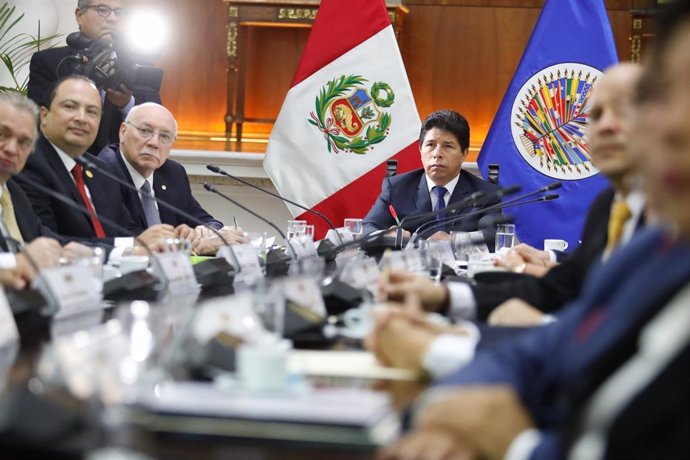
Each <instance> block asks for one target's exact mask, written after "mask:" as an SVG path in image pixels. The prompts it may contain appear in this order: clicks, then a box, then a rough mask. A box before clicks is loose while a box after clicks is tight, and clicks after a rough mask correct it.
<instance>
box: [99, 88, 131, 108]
mask: <svg viewBox="0 0 690 460" xmlns="http://www.w3.org/2000/svg"><path fill="white" fill-rule="evenodd" d="M105 97H107V98H108V100H109V101H110V102H111V103H112V104H113V105H114V106H115V107H117V108H118V109H121V108H123V107H124V106H126V105H127V104H129V101H130V99H132V92H131V91H130V90H129V89H128V88H127V87H126V86H125V85H120V89H119V90H115V89H111V88H108V89H107V90H105Z"/></svg>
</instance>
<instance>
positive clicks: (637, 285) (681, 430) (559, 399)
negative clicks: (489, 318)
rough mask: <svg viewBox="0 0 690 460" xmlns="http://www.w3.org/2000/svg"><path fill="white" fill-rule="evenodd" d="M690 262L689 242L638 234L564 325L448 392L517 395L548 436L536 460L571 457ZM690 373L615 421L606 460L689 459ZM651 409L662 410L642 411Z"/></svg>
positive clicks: (525, 340) (467, 375) (689, 278)
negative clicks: (584, 421) (600, 396)
mask: <svg viewBox="0 0 690 460" xmlns="http://www.w3.org/2000/svg"><path fill="white" fill-rule="evenodd" d="M688 260H690V245H688V244H687V242H679V241H674V240H673V238H672V237H670V236H669V235H668V234H665V233H663V232H661V231H659V230H654V231H647V232H643V233H642V234H639V235H636V237H635V238H634V239H633V241H631V242H630V243H628V244H627V245H626V246H625V247H623V248H621V250H620V251H617V252H616V253H614V254H613V255H612V256H611V258H610V260H609V261H608V262H607V263H606V264H605V265H603V266H602V267H600V268H599V269H597V270H595V271H594V273H592V274H591V276H589V277H588V279H587V283H586V285H585V289H584V290H583V293H582V296H581V297H580V298H579V300H578V301H576V302H575V303H574V304H572V305H571V306H569V307H568V308H567V309H566V310H565V311H564V312H563V314H562V315H561V316H560V318H559V321H557V322H555V323H553V324H551V325H549V326H544V327H541V328H535V330H533V331H531V332H529V333H527V334H524V335H523V336H522V337H520V338H518V339H517V340H512V341H509V342H508V343H506V344H505V345H504V346H501V347H497V348H495V349H493V350H490V351H487V352H485V353H480V354H479V355H478V356H477V358H476V359H475V360H474V362H473V363H472V364H470V365H469V366H467V367H466V368H465V369H463V370H462V371H460V372H459V373H457V374H455V375H452V376H450V377H449V378H448V379H446V380H444V381H443V382H441V385H476V384H482V383H484V384H485V383H491V384H507V385H509V386H511V387H512V388H513V389H514V390H515V391H516V392H517V393H518V395H519V397H520V400H521V401H522V402H523V404H524V405H525V406H526V408H527V409H528V411H529V412H530V414H531V415H532V417H533V418H534V420H535V422H536V425H537V426H538V427H539V428H540V430H541V431H542V434H543V438H542V441H541V444H540V445H539V446H538V447H537V450H536V451H535V452H534V454H533V456H532V458H533V459H534V458H549V459H550V458H564V456H565V455H564V452H565V451H566V450H567V448H568V442H569V441H568V440H569V439H574V438H575V437H576V434H577V431H578V430H579V429H581V428H580V425H579V422H580V421H581V417H582V415H583V410H584V409H585V408H586V407H587V404H588V402H589V401H590V398H591V397H592V396H593V394H594V393H595V392H596V390H597V389H598V388H599V387H600V386H601V384H602V383H603V382H604V381H606V379H608V378H609V377H610V376H611V375H612V374H613V373H614V372H615V371H616V370H618V369H619V368H620V366H621V365H622V364H623V363H625V362H627V361H628V360H629V359H630V358H631V357H632V356H633V355H634V354H635V352H636V351H637V349H638V343H639V338H640V332H641V331H642V330H643V328H644V326H645V325H646V324H648V323H649V321H650V320H651V319H653V318H654V317H655V316H656V315H657V314H658V313H659V312H660V311H661V310H662V309H663V308H664V307H665V306H666V305H667V304H668V303H669V301H670V300H671V299H672V298H673V297H674V296H675V295H676V294H677V293H678V292H679V291H680V290H681V289H683V288H684V287H686V286H687V285H688V283H690V264H689V263H688ZM641 261H644V263H640V262H641ZM684 356H687V350H686V351H685V355H684ZM674 366H675V367H674ZM688 369H689V368H688V362H687V361H685V362H681V363H679V362H678V360H676V361H675V362H674V363H671V365H670V367H669V368H668V369H667V370H666V371H664V372H662V374H660V376H659V378H658V379H657V380H656V381H654V382H652V384H651V385H650V386H649V387H648V388H647V389H646V390H645V391H644V392H643V393H642V394H640V395H638V396H637V397H636V398H634V399H633V401H631V402H630V403H629V405H628V407H627V408H625V410H624V411H623V412H622V413H620V414H618V415H617V416H616V418H615V420H614V425H613V428H612V431H610V432H609V436H611V437H610V441H611V442H609V447H608V448H609V451H608V452H607V457H609V458H690V452H689V451H690V444H688V442H687V440H688V436H689V433H688V426H689V425H688V419H689V418H690V410H688V407H690V405H689V404H688V400H689V399H690V397H689V395H690V393H689V392H688V388H690V378H689V375H690V372H689V371H688ZM667 372H670V373H671V374H672V378H671V379H669V378H665V379H664V377H668V376H667V375H666V373H667ZM673 379H675V380H673ZM664 382H665V383H664ZM650 403H651V405H654V406H656V409H655V410H654V411H652V412H649V413H643V412H641V411H642V410H643V409H644V407H645V404H647V405H649V404H650ZM659 409H662V410H659ZM631 414H636V415H637V416H636V417H634V418H633V417H631V416H630V415H631ZM614 436H616V438H615V439H614ZM645 453H646V455H645ZM673 453H675V456H673V457H672V456H671V454H673Z"/></svg>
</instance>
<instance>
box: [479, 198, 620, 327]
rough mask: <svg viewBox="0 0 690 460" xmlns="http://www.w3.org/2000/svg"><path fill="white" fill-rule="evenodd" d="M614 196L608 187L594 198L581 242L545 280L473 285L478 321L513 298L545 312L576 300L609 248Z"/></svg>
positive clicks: (545, 276) (522, 279)
mask: <svg viewBox="0 0 690 460" xmlns="http://www.w3.org/2000/svg"><path fill="white" fill-rule="evenodd" d="M614 195H615V194H614V191H613V189H610V188H609V189H607V190H605V191H603V192H602V193H601V194H599V195H598V196H597V198H595V200H594V201H593V202H592V205H591V206H590V208H589V212H588V214H587V219H586V220H585V226H584V227H583V230H582V243H581V244H580V245H579V246H578V247H577V249H575V250H574V251H573V252H572V253H570V254H569V255H568V256H567V257H566V258H565V259H564V261H563V263H561V264H560V265H558V266H556V267H554V268H552V269H551V270H549V272H548V273H547V274H546V275H544V276H543V277H541V278H537V277H531V276H529V277H528V276H523V277H520V279H519V280H516V281H510V282H504V283H494V284H477V285H476V286H472V292H473V293H474V298H475V300H476V302H477V318H478V319H481V320H486V318H487V317H488V316H489V314H490V313H491V312H492V311H493V309H494V308H496V307H497V306H498V305H499V304H501V303H502V302H504V301H506V300H508V299H510V298H512V297H517V298H519V299H522V300H525V301H526V302H527V303H529V304H531V305H533V306H535V307H536V308H538V309H540V310H542V311H544V312H553V311H555V310H558V309H560V308H561V307H562V306H563V305H564V304H565V303H566V302H568V301H570V300H573V299H575V298H577V297H578V295H579V294H580V291H581V289H582V285H583V284H584V280H585V276H587V273H588V272H589V270H590V269H591V268H592V267H593V266H594V265H596V264H597V263H599V262H600V260H601V256H602V254H603V253H604V249H605V248H606V239H607V235H608V232H607V228H608V221H609V214H610V212H611V203H612V202H613V198H614Z"/></svg>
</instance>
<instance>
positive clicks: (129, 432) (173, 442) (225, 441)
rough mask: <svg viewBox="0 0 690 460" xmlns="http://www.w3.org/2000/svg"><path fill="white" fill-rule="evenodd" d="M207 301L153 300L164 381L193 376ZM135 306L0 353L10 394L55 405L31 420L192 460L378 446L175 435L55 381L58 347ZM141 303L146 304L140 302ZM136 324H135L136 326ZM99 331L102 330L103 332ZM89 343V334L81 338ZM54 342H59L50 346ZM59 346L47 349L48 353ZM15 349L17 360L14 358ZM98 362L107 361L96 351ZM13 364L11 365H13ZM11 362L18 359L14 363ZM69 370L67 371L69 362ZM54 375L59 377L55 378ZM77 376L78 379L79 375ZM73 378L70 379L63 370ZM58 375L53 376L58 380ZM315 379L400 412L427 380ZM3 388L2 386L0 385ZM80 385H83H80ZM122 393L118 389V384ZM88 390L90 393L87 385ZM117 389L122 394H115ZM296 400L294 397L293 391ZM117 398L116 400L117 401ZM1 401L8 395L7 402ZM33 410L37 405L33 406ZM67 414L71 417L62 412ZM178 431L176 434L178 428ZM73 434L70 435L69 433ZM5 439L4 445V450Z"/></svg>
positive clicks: (313, 454) (124, 319) (358, 454)
mask: <svg viewBox="0 0 690 460" xmlns="http://www.w3.org/2000/svg"><path fill="white" fill-rule="evenodd" d="M200 304H203V300H200V299H199V298H198V294H197V293H190V294H189V295H174V296H167V297H166V298H163V299H162V300H160V301H158V302H151V303H149V305H150V308H151V310H150V312H149V313H150V314H151V316H150V317H149V325H150V324H153V323H155V324H156V327H157V331H154V333H155V335H156V341H158V342H159V343H158V350H157V353H155V356H154V355H151V356H153V358H151V361H152V363H153V366H155V367H157V368H160V373H159V374H158V375H159V376H160V377H159V378H161V379H165V380H170V379H175V380H181V381H186V380H189V379H190V378H192V376H191V375H190V372H189V369H187V368H186V366H185V364H184V363H183V362H182V361H184V360H182V361H181V360H180V359H179V358H180V356H182V355H184V354H185V353H186V347H187V344H186V343H185V342H184V341H180V340H179V339H180V337H182V336H183V335H184V332H185V331H186V328H187V327H188V324H189V321H190V318H191V317H193V316H194V314H195V310H196V309H198V308H199V307H198V306H199V305H200ZM133 305H135V303H130V302H121V303H119V304H110V305H108V306H107V307H106V308H104V309H102V310H96V311H92V312H87V313H85V314H83V315H78V316H76V317H70V318H65V319H60V320H53V321H51V322H50V323H49V324H47V325H46V326H47V327H44V328H38V331H39V332H37V333H36V334H32V336H31V337H29V339H28V340H23V343H22V346H21V348H20V349H19V350H16V348H14V349H9V350H4V351H0V352H1V353H2V356H3V358H4V361H5V362H6V364H5V366H4V368H0V370H1V371H2V375H0V382H5V391H4V395H5V396H4V398H8V397H10V396H11V395H13V394H14V392H16V391H20V392H23V393H22V394H23V395H24V397H26V396H27V395H29V396H31V397H32V398H34V397H35V398H36V400H35V401H34V402H36V401H38V400H42V401H46V400H47V401H50V403H51V404H54V406H53V409H52V410H51V411H49V412H48V413H44V412H45V408H39V406H40V405H39V404H38V403H37V402H36V404H35V405H36V407H37V409H36V411H35V412H34V411H33V410H32V409H29V410H28V412H31V416H32V417H38V418H42V419H44V421H45V423H46V424H47V425H48V426H50V423H51V420H53V419H52V418H53V417H54V421H55V423H58V420H60V419H61V418H64V417H68V416H69V417H76V418H77V419H79V420H80V421H81V423H83V424H87V425H89V424H90V427H89V429H88V430H85V432H84V433H81V434H80V436H79V437H80V438H81V439H80V441H79V442H82V443H83V448H84V449H85V450H87V451H91V450H98V449H103V448H104V447H111V448H121V449H125V450H127V451H134V452H140V453H143V454H146V455H149V456H150V457H151V458H165V459H188V458H204V459H214V458H219V459H220V458H242V459H273V458H276V459H278V458H279V459H281V460H284V459H286V458H299V459H323V458H330V459H368V458H372V457H373V455H374V453H375V451H376V447H375V446H371V445H369V446H363V445H347V444H337V443H336V444H331V443H319V442H300V441H288V440H275V439H262V438H261V437H256V438H242V437H233V436H213V435H209V434H205V435H202V434H198V433H193V431H194V430H189V431H190V432H185V431H186V430H184V429H180V430H173V432H161V431H158V430H150V429H148V428H147V426H146V424H142V423H135V422H134V421H133V418H132V417H131V411H130V410H129V408H127V407H126V406H123V405H121V404H118V403H114V404H109V403H108V402H107V400H108V399H110V398H111V396H109V395H108V394H107V393H108V392H112V388H107V385H106V388H105V389H103V388H100V394H89V393H88V391H86V392H85V393H84V394H82V395H81V397H76V396H75V395H74V393H75V392H74V391H71V392H70V391H66V389H65V385H64V382H63V383H59V382H56V381H55V379H53V378H52V377H55V371H53V372H51V371H46V369H50V368H51V366H52V367H55V361H54V360H55V354H59V353H61V352H60V351H59V347H58V346H56V344H59V343H62V342H64V341H65V338H69V339H70V340H73V339H74V338H76V337H80V336H85V335H88V334H90V333H92V331H97V330H98V331H102V330H103V329H104V328H106V327H107V326H108V325H109V324H110V323H112V322H113V320H117V321H118V322H119V324H123V325H132V324H134V323H135V322H136V321H137V319H136V314H134V315H133V313H132V312H133V311H134V310H133ZM137 305H139V304H137ZM134 329H135V328H134V327H132V330H134ZM99 333H100V332H99ZM81 340H84V337H81ZM353 344H354V342H353V341H350V340H340V339H338V340H334V341H333V342H332V343H331V344H330V345H329V348H330V349H332V350H352V349H353V348H356V345H353ZM51 345H53V346H52V347H50V346H51ZM46 349H48V350H52V361H51V353H47V355H48V357H46V352H45V350H46ZM14 353H16V358H15V359H12V357H13V356H14ZM91 359H101V356H100V355H99V356H96V357H95V358H93V357H92V358H91ZM8 361H9V362H8ZM10 363H11V364H10ZM62 369H63V373H64V367H63V368H62ZM74 370H75V373H78V372H79V365H78V364H75V367H74ZM51 376H52V377H51ZM73 377H74V378H72V379H71V380H73V381H77V380H78V379H77V378H76V377H75V376H73ZM62 378H63V379H65V380H68V385H67V386H70V385H69V383H74V382H69V380H70V377H69V376H65V375H62ZM51 380H53V381H51ZM308 381H309V384H310V385H311V386H313V387H315V388H375V389H376V390H380V391H383V392H387V393H388V394H390V396H391V398H392V400H393V404H394V406H395V407H396V409H397V410H399V411H401V412H402V411H403V410H404V408H405V407H407V405H408V404H409V403H410V402H411V401H412V400H413V399H414V397H415V396H416V395H418V394H419V392H420V391H422V390H423V388H424V386H425V384H424V383H423V382H420V381H410V380H407V381H401V380H390V381H386V380H374V379H368V378H360V377H355V378H347V377H318V376H317V377H309V378H308ZM0 388H2V384H0ZM74 388H79V385H76V386H75V387H74ZM115 390H117V388H115ZM82 391H84V390H82ZM115 393H117V391H115ZM288 397H289V396H288ZM115 399H117V398H115ZM0 401H1V399H0ZM26 407H32V403H29V404H28V405H27V406H26ZM60 411H64V413H65V414H68V415H65V416H64V417H63V416H58V415H57V414H58V413H59V412H60ZM174 431H177V432H174ZM70 435H74V433H69V432H67V433H66V434H65V436H66V437H67V438H69V436H70ZM1 445H2V442H1V441H0V450H4V449H3V448H2V447H1Z"/></svg>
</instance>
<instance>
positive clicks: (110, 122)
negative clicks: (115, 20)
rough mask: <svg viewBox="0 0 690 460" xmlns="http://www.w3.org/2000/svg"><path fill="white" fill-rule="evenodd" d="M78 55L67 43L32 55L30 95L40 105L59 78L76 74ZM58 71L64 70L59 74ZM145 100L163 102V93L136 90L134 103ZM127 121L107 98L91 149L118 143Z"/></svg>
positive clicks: (44, 103)
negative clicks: (123, 123)
mask: <svg viewBox="0 0 690 460" xmlns="http://www.w3.org/2000/svg"><path fill="white" fill-rule="evenodd" d="M76 54H77V52H76V51H75V50H73V49H72V48H69V47H67V46H65V47H60V48H50V49H47V50H43V51H37V52H35V53H34V54H33V56H31V63H30V64H29V84H28V92H27V96H29V98H30V99H32V100H33V101H34V102H36V103H37V104H38V105H42V106H46V105H47V104H48V97H49V95H50V92H51V91H52V89H53V86H54V85H55V82H56V81H57V80H59V78H60V77H62V76H64V75H67V74H69V73H73V72H71V71H69V69H70V68H71V64H73V63H74V60H73V59H70V58H71V57H73V56H75V55H76ZM61 63H63V64H61ZM58 66H59V69H58ZM58 70H59V71H60V75H59V76H58ZM144 102H156V103H158V104H160V102H161V96H160V94H159V93H153V92H135V93H134V103H135V104H136V105H139V104H142V103H144ZM123 121H124V118H123V116H122V113H121V112H120V109H119V108H118V107H116V106H114V105H113V104H112V103H111V102H110V101H109V100H108V98H107V97H106V98H105V101H104V102H103V110H102V113H101V124H100V126H99V128H98V136H97V137H96V140H95V141H94V143H93V145H92V146H91V147H89V152H91V153H93V154H94V155H97V154H98V152H100V151H101V149H102V148H103V147H105V146H106V145H108V144H110V143H112V142H118V141H119V130H120V125H121V124H122V122H123Z"/></svg>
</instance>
